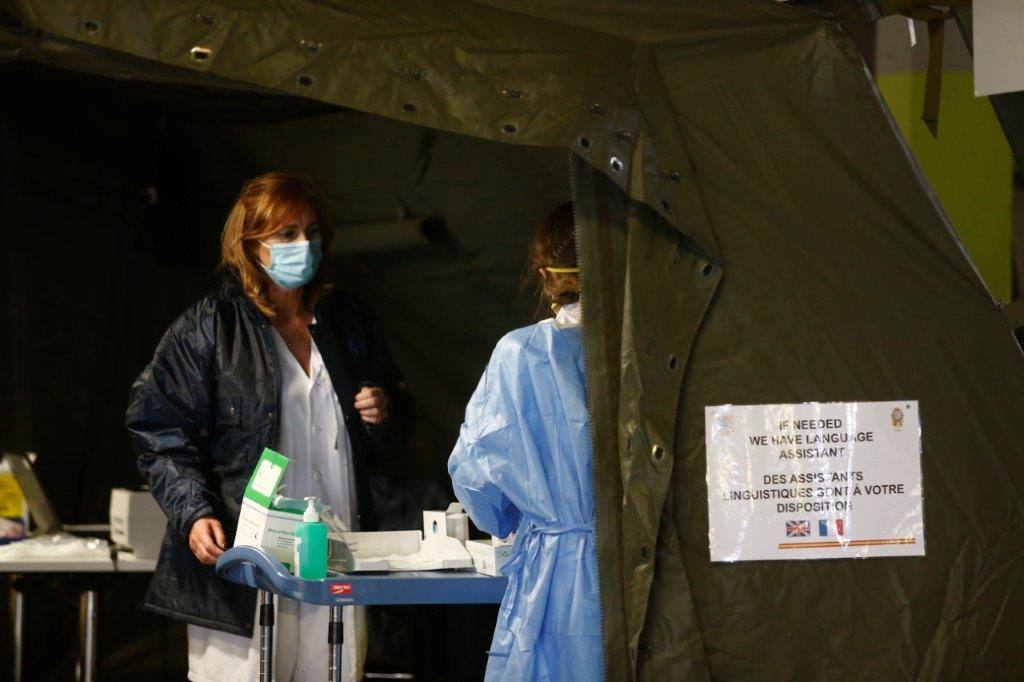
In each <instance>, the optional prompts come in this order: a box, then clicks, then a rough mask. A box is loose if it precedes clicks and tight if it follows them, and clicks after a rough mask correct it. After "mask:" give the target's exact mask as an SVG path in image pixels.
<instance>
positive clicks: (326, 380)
mask: <svg viewBox="0 0 1024 682" xmlns="http://www.w3.org/2000/svg"><path fill="white" fill-rule="evenodd" d="M315 323H316V321H315V320H314V324H315ZM272 336H273V338H274V349H275V350H276V351H277V361H278V362H277V364H278V369H279V374H280V379H281V407H280V414H281V423H280V434H279V439H278V444H277V445H278V447H277V450H278V451H279V452H280V453H281V454H282V455H284V456H285V457H287V458H288V459H289V460H291V461H290V462H289V464H288V468H287V469H286V470H285V476H284V484H285V488H284V490H283V491H282V494H283V495H285V496H286V497H299V498H301V497H307V496H310V495H315V496H316V497H318V498H320V499H321V500H322V501H323V502H324V503H325V504H327V505H330V507H331V509H332V510H333V511H334V513H335V514H337V515H338V516H339V517H340V518H341V519H342V520H343V521H344V522H345V524H346V525H347V526H348V527H349V528H353V529H355V526H354V525H353V520H354V519H355V518H356V488H355V470H354V469H353V466H352V442H351V440H349V436H348V430H347V429H346V428H345V416H344V413H343V412H342V410H341V404H340V403H339V402H338V397H337V396H336V395H335V393H334V387H333V385H332V384H331V378H330V376H329V375H328V373H327V368H326V367H325V366H324V361H323V357H322V356H321V355H320V350H319V349H318V348H317V347H316V343H315V342H312V348H311V352H310V358H309V375H308V376H307V375H306V373H305V371H303V369H302V366H301V365H300V364H299V361H298V360H296V359H295V356H294V355H292V353H291V351H290V350H289V349H288V344H286V343H285V341H284V338H282V337H281V335H280V334H279V333H278V332H277V330H276V329H275V330H273V334H272ZM345 399H346V400H348V399H349V396H345ZM275 601H276V604H277V619H276V624H275V627H274V649H275V654H274V679H275V681H276V682H289V681H290V682H307V681H312V680H316V681H317V682H320V680H323V679H324V678H325V677H326V676H327V623H328V620H329V615H330V608H329V607H327V606H315V605H311V604H303V603H301V602H296V601H294V600H291V599H285V598H280V597H279V598H278V599H277V600H275ZM343 617H344V619H345V644H344V646H343V649H342V679H344V680H358V679H360V678H361V676H362V664H363V658H364V656H365V652H366V636H365V635H366V628H365V612H364V610H363V609H362V608H361V607H357V608H353V607H350V606H348V607H345V609H344V614H343ZM258 667H259V628H258V627H257V628H256V630H255V631H254V633H253V637H252V639H250V638H247V637H240V636H238V635H232V634H229V633H226V632H221V631H220V630H212V629H210V628H204V627H200V626H198V625H189V626H188V669H189V672H188V678H189V679H190V680H192V682H250V680H255V679H257V677H258Z"/></svg>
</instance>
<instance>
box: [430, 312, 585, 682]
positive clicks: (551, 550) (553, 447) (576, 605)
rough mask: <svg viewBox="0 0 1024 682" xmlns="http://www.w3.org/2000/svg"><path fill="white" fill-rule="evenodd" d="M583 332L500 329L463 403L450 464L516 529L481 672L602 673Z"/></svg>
mask: <svg viewBox="0 0 1024 682" xmlns="http://www.w3.org/2000/svg"><path fill="white" fill-rule="evenodd" d="M584 377H585V373H584V367H583V352H582V338H581V329H580V328H579V327H568V328H559V327H557V326H556V325H555V324H553V322H552V321H551V320H547V321H544V322H541V323H540V324H535V325H532V326H529V327H525V328H523V329H517V330H516V331H513V332H511V333H509V334H507V335H506V336H505V337H504V338H502V339H501V341H499V342H498V345H497V347H496V348H495V349H494V353H493V355H492V356H491V360H490V363H489V364H488V365H487V369H486V371H485V372H484V375H483V377H482V378H481V379H480V383H479V385H478V386H477V388H476V391H475V392H474V394H473V397H472V398H471V399H470V402H469V405H468V406H467V407H466V421H465V423H464V424H463V425H462V431H461V434H460V436H459V442H458V443H457V444H456V446H455V450H454V451H453V452H452V455H451V458H450V459H449V461H448V472H449V473H450V474H451V477H452V483H453V485H454V488H455V494H456V496H457V497H458V498H459V501H460V502H461V503H462V505H463V507H465V509H466V510H467V512H468V513H469V516H470V518H472V519H473V522H474V523H476V525H477V526H478V527H480V528H481V529H482V530H484V531H486V532H489V533H491V534H493V535H497V536H500V537H505V536H507V535H508V534H509V533H510V532H512V531H518V533H517V535H516V540H515V544H514V545H513V548H512V556H511V558H510V559H509V562H508V563H507V564H506V565H505V567H504V568H503V572H504V573H505V574H506V575H507V576H508V578H509V583H508V588H507V590H506V592H505V597H504V599H503V600H502V603H501V609H500V611H499V612H498V622H497V625H496V627H495V630H494V639H493V640H492V642H491V649H490V651H489V652H488V654H489V658H488V662H487V676H486V680H488V681H494V680H517V681H518V680H559V681H561V680H571V681H572V682H586V681H588V680H600V679H601V678H602V674H603V662H602V649H601V612H600V603H599V599H598V592H597V557H596V552H595V546H594V543H595V535H594V492H593V483H592V476H591V456H592V455H591V443H590V430H589V429H590V423H589V416H588V413H587V404H586V384H585V379H584Z"/></svg>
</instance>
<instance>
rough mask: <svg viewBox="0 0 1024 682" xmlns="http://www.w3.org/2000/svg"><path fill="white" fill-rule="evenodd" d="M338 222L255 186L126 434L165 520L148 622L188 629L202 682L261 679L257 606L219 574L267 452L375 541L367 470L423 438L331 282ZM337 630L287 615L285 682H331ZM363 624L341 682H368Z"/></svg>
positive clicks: (385, 359)
mask: <svg viewBox="0 0 1024 682" xmlns="http://www.w3.org/2000/svg"><path fill="white" fill-rule="evenodd" d="M327 218H328V216H327V212H326V211H325V209H324V206H323V202H322V201H321V200H320V198H319V196H318V195H317V193H316V192H315V191H314V189H313V187H312V186H311V185H310V183H309V182H307V181H305V180H303V179H301V178H298V177H296V176H293V175H288V174H285V173H267V174H265V175H261V176H259V177H257V178H254V179H253V180H250V181H249V182H247V183H245V185H244V186H243V188H242V191H241V193H240V194H239V197H238V200H237V201H236V202H235V205H234V207H233V208H232V210H231V213H230V215H229V216H228V219H227V222H226V224H225V226H224V231H223V233H222V236H221V269H222V270H223V273H224V285H223V287H222V288H221V290H220V291H219V292H218V293H216V294H213V295H210V296H207V297H206V298H204V299H203V300H201V301H199V302H198V303H197V304H195V305H193V306H192V307H191V308H189V309H188V310H187V311H186V312H185V313H184V314H182V315H181V316H180V317H179V318H178V319H177V320H176V321H175V322H174V323H173V324H172V325H171V327H170V328H169V329H168V330H167V333H166V334H165V335H164V337H163V339H162V340H161V341H160V343H159V345H158V346H157V348H156V352H155V354H154V357H153V360H152V362H151V363H150V364H149V366H147V367H146V368H145V370H143V372H142V374H141V375H140V376H139V378H138V379H137V380H136V382H135V384H134V386H133V387H132V393H131V400H130V403H129V406H128V413H127V427H128V431H129V433H130V434H131V437H132V443H133V445H134V447H135V450H136V452H137V453H138V463H139V470H140V471H141V472H142V475H143V477H144V478H145V479H146V481H147V482H148V484H149V487H150V489H151V490H152V493H153V496H154V497H155V498H156V500H157V502H158V503H159V504H160V506H161V508H162V509H163V510H164V513H166V515H167V520H168V523H167V531H166V534H165V536H164V540H163V546H162V548H161V551H160V558H159V560H158V562H157V567H156V572H155V574H154V576H153V580H152V582H151V583H150V587H149V591H148V593H147V595H146V599H145V602H144V605H143V608H144V609H146V610H149V611H152V612H155V613H159V614H161V615H164V616H167V617H170V618H174V619H178V620H183V621H185V622H187V623H188V624H189V627H188V639H189V679H190V680H194V681H197V682H222V681H228V680H232V681H233V680H239V681H241V680H246V681H248V680H252V679H255V678H256V676H257V670H256V667H257V664H258V656H257V651H258V648H257V644H258V642H256V641H254V639H253V630H254V627H253V625H254V619H255V614H256V601H255V592H254V590H252V589H250V588H245V587H241V586H238V585H234V584H232V583H229V582H227V581H224V580H221V579H219V578H217V577H216V575H215V574H214V571H213V564H214V563H216V560H217V557H218V556H220V555H221V554H222V553H223V552H224V550H225V549H226V548H227V546H228V544H227V543H228V538H231V537H233V536H234V533H235V526H236V524H237V521H238V514H239V508H240V504H241V501H242V493H243V492H244V490H245V486H246V483H247V481H248V478H249V475H250V473H251V472H252V469H253V467H254V466H255V463H256V461H257V459H258V458H259V455H260V453H261V452H262V450H263V448H264V447H270V448H273V449H275V450H278V451H280V452H281V453H282V454H284V455H286V456H287V457H288V458H289V459H290V460H291V463H290V464H289V466H288V468H287V470H286V474H285V476H286V477H285V484H286V492H287V494H288V496H289V497H300V498H301V497H306V496H310V495H314V496H316V497H318V498H320V499H321V500H322V501H323V502H324V503H325V504H328V505H330V506H331V508H332V509H333V510H334V512H335V513H336V514H337V515H338V516H340V517H341V518H342V520H343V521H345V522H346V523H347V524H348V525H349V527H351V528H358V529H361V530H371V529H372V528H373V526H374V518H373V508H372V499H371V497H370V491H369V484H368V480H367V466H368V465H369V463H371V462H372V461H373V460H376V459H379V458H381V457H386V456H388V455H389V454H391V453H393V452H394V451H395V450H397V449H398V448H400V447H401V445H402V443H403V442H404V440H405V438H406V436H407V435H408V433H409V430H410V428H411V423H412V416H411V404H410V400H409V397H408V395H407V393H406V392H405V388H404V384H403V382H402V378H401V375H400V373H399V371H398V368H397V367H396V366H395V365H394V363H393V362H392V361H391V357H390V354H389V352H388V348H387V344H386V343H385V341H384V337H383V334H382V332H381V328H380V325H379V324H378V323H377V321H376V319H375V318H374V316H373V315H372V313H371V312H370V311H369V309H368V308H366V306H365V305H363V304H362V303H360V302H359V301H358V300H356V299H355V298H353V297H351V296H348V295H346V294H342V293H340V292H338V291H336V290H335V289H334V286H333V284H332V283H331V278H330V272H329V268H328V263H327V261H325V260H324V259H323V256H324V255H325V254H328V253H330V244H331V237H332V234H331V230H330V228H329V226H328V220H327ZM327 618H328V614H327V611H326V607H317V606H311V605H308V604H300V603H298V602H294V601H291V600H288V599H280V600H278V612H277V620H276V624H277V637H276V640H277V652H276V655H275V657H274V662H275V669H276V674H275V679H277V680H278V681H279V682H284V681H287V680H303V679H312V678H313V677H316V678H317V679H320V678H322V675H323V671H324V670H326V668H327V661H326V656H327V653H326V647H324V646H322V645H321V644H322V640H323V633H324V631H325V630H326V623H327ZM357 621H360V619H359V618H352V617H346V618H345V625H346V630H349V632H346V637H345V642H346V647H345V651H344V652H343V659H344V660H343V667H344V673H345V679H357V678H358V676H359V670H358V667H359V666H358V661H357V659H358V658H359V656H358V655H356V647H357V646H359V645H360V644H365V641H363V638H361V637H358V636H356V632H357V625H358V624H359V623H358V622H357ZM306 647H308V650H307V648H306Z"/></svg>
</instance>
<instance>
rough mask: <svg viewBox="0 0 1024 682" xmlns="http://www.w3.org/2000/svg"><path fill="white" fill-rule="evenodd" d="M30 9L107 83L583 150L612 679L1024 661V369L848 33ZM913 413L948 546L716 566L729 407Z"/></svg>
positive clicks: (304, 8)
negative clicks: (716, 446)
mask: <svg viewBox="0 0 1024 682" xmlns="http://www.w3.org/2000/svg"><path fill="white" fill-rule="evenodd" d="M0 7H4V8H6V10H7V11H8V12H9V13H10V15H11V16H13V17H14V18H15V20H16V21H17V22H18V23H20V25H21V26H23V27H28V28H31V29H36V30H38V31H40V32H42V34H43V35H46V36H55V37H57V38H59V39H61V40H63V41H73V42H74V43H77V44H80V45H81V47H80V48H78V49H82V50H105V51H107V52H102V53H99V54H103V55H104V59H109V60H112V61H111V62H109V63H108V64H106V65H105V66H104V65H98V64H97V63H96V62H95V61H94V62H91V63H92V64H93V67H92V68H93V69H101V68H109V64H110V63H116V59H114V58H113V56H112V54H113V53H116V54H123V55H126V56H127V57H130V58H131V59H133V60H142V62H128V61H126V62H125V64H126V65H127V64H129V63H135V64H136V65H139V64H143V65H144V66H138V72H137V75H138V77H140V78H144V77H145V73H144V71H146V70H147V69H152V68H156V67H155V66H154V65H164V66H165V67H167V69H169V70H168V71H167V72H166V74H167V77H170V75H169V74H170V73H171V71H172V70H173V69H188V70H190V71H191V72H192V73H193V74H205V75H209V76H213V77H215V78H217V79H221V80H224V79H226V80H228V81H231V82H232V83H234V84H238V86H239V87H244V85H245V84H248V85H251V86H252V87H254V88H263V89H269V90H273V91H277V92H283V93H290V94H295V95H299V96H302V97H307V98H310V99H316V100H320V101H323V102H328V103H332V104H338V105H342V106H345V107H348V108H351V109H355V110H358V111H363V112H368V113H372V114H377V115H380V116H384V117H388V118H396V119H400V120H403V121H407V122H410V123H415V124H418V125H422V126H427V127H431V128H438V129H442V130H448V131H452V132H457V133H461V134H465V135H470V136H474V137H482V138H488V139H491V140H495V141H499V142H508V143H513V144H525V145H546V146H555V147H568V148H570V149H572V150H573V152H574V153H575V154H576V155H577V156H578V159H579V161H578V162H577V163H576V164H575V170H574V172H573V175H574V177H575V182H576V187H575V191H574V196H575V199H576V204H577V210H578V219H579V227H580V255H581V259H582V264H583V270H584V275H583V288H584V290H583V301H584V308H585V310H586V320H587V323H586V335H587V342H588V346H587V349H588V353H587V363H588V373H589V379H590V382H591V402H592V416H593V421H594V430H595V438H596V440H595V460H596V462H595V483H596V490H597V493H596V494H597V496H598V503H599V509H598V517H597V525H598V542H599V556H600V579H601V587H602V599H603V611H604V617H605V620H604V623H605V643H606V647H605V657H606V665H607V676H608V678H609V679H615V680H618V679H629V678H631V677H633V676H634V675H635V676H636V677H639V678H641V679H652V680H662V679H682V678H690V677H694V678H715V679H728V678H749V677H772V678H775V677H778V678H803V677H815V678H818V679H840V678H846V677H854V678H867V677H876V678H878V677H880V678H882V679H891V678H920V679H947V678H957V677H969V678H993V679H994V678H1000V677H1005V676H1008V675H1010V674H1011V672H1012V671H1015V670H1016V669H1017V668H1018V667H1019V666H1020V664H1021V663H1022V657H1024V654H1022V653H1021V650H1020V647H1018V646H1017V645H1016V641H1015V638H1016V633H1018V632H1020V631H1021V628H1022V626H1024V598H1022V597H1021V595H1020V592H1019V590H1017V589H1016V587H1017V584H1018V583H1019V581H1020V579H1021V566H1020V557H1021V551H1022V549H1024V547H1022V544H1024V543H1022V540H1024V535H1022V533H1024V531H1022V530H1021V521H1022V519H1021V499H1020V498H1021V493H1022V491H1024V474H1022V473H1021V467H1020V463H1021V460H1022V455H1024V445H1022V443H1024V361H1022V357H1021V352H1020V349H1019V347H1017V345H1016V343H1015V342H1014V340H1013V339H1012V337H1011V334H1010V330H1009V329H1008V326H1007V324H1006V322H1005V321H1004V319H1003V318H1002V316H1001V314H1000V311H999V310H998V309H997V308H996V306H995V304H994V303H993V301H992V299H991V297H990V296H989V295H988V292H987V291H986V290H985V288H984V285H983V284H982V283H981V281H980V279H979V278H978V276H977V274H976V272H975V271H974V269H973V267H972V266H971V264H970V263H969V260H968V259H967V256H966V255H965V253H964V252H963V249H962V248H961V247H960V245H959V243H958V241H957V239H956V236H955V234H954V233H953V231H952V229H951V227H950V225H949V222H948V220H947V219H946V218H945V216H944V215H943V213H942V211H941V208H940V207H939V206H938V205H937V203H936V202H935V200H934V197H933V196H932V194H931V193H930V191H929V190H928V189H927V187H926V185H925V183H924V181H923V179H922V178H921V176H920V174H919V172H918V171H917V169H916V166H915V165H914V163H913V161H912V159H911V158H910V156H909V154H908V153H907V150H906V147H905V145H904V144H903V143H902V139H901V138H900V137H899V133H898V132H897V131H896V129H895V127H894V126H893V124H892V122H891V120H890V119H889V117H888V115H887V113H886V111H885V109H884V105H883V104H882V102H881V100H880V98H879V97H878V95H877V92H876V91H875V89H874V87H873V83H872V81H871V78H870V76H869V75H868V74H867V73H866V72H865V70H864V68H863V64H862V62H861V59H860V57H859V55H857V54H856V51H855V49H854V48H853V46H852V45H851V44H850V42H849V41H848V40H846V39H845V37H844V36H843V35H842V34H841V33H840V31H839V29H838V27H837V25H836V24H834V23H831V22H829V21H827V20H825V19H822V18H821V17H819V16H817V15H815V14H813V13H811V12H809V11H806V10H802V9H799V8H792V7H787V6H782V5H779V4H777V3H774V2H769V1H768V0H764V1H762V0H722V1H719V2H713V3H712V2H706V1H705V0H689V1H684V2H681V1H678V0H677V1H674V2H655V1H653V0H647V1H643V2H635V3H610V2H604V3H602V2H598V3H594V2H582V1H581V0H580V1H576V2H573V1H570V2H551V1H540V0H537V1H527V2H521V3H516V4H515V5H514V6H512V5H508V4H507V3H499V2H487V3H484V2H475V3H455V2H429V3H426V2H416V1H412V0H409V1H406V2H398V1H397V0H393V1H391V2H372V3H371V2H346V1H343V0H338V1H336V2H311V1H299V0H296V1H295V2H291V3H273V4H267V3H261V2H255V1H254V0H253V1H237V2H231V3H223V4H220V3H215V2H202V3H181V2H171V1H169V0H163V1H159V0H136V1H134V2H125V3H120V2H119V3H112V2H104V1H100V0H78V1H72V2H66V3H46V2H39V1H37V0H4V1H3V2H2V3H0ZM14 33H16V32H13V31H10V30H9V31H8V37H7V38H5V41H6V43H7V44H13V43H15V42H16V40H21V41H22V42H24V41H25V40H26V39H25V38H24V34H23V33H20V34H17V35H14ZM18 36H20V37H18ZM30 38H31V39H30V40H29V43H30V44H29V45H28V47H25V48H24V49H25V50H26V52H25V53H26V54H30V55H33V56H31V58H42V57H41V55H43V54H46V53H47V48H46V46H45V45H43V44H41V42H40V41H39V40H37V39H35V38H32V37H31V36H30ZM157 70H158V71H159V69H157ZM126 73H127V77H134V75H135V74H134V73H133V72H131V71H127V72H126ZM495 238H499V235H497V234H495ZM893 398H900V399H902V398H908V399H917V400H919V401H920V402H921V410H922V420H923V449H924V452H923V456H922V465H923V474H924V498H925V533H926V535H927V538H928V553H927V556H925V557H923V558H900V559H872V560H865V561H843V560H836V561H809V562H795V561H794V562H758V563H748V564H733V565H712V564H711V563H710V562H709V560H708V549H707V532H708V528H707V491H706V485H705V482H704V481H705V456H704V446H703V438H704V434H703V407H704V406H705V405H709V404H722V403H734V404H757V403H767V402H794V403H795V402H806V401H850V400H889V399H893Z"/></svg>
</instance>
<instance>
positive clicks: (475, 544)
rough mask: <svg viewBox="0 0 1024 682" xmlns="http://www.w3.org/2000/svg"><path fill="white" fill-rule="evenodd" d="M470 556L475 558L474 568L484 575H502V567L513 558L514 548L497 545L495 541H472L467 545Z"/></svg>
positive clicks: (501, 544)
mask: <svg viewBox="0 0 1024 682" xmlns="http://www.w3.org/2000/svg"><path fill="white" fill-rule="evenodd" d="M466 549H467V550H469V555H470V556H471V557H473V568H475V569H476V572H477V573H483V574H484V575H493V576H498V575H501V567H502V566H504V565H505V563H506V562H507V561H508V560H509V558H510V557H511V556H512V546H511V545H506V544H504V543H500V542H499V543H495V542H494V540H493V539H492V540H470V541H468V542H467V543H466Z"/></svg>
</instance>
